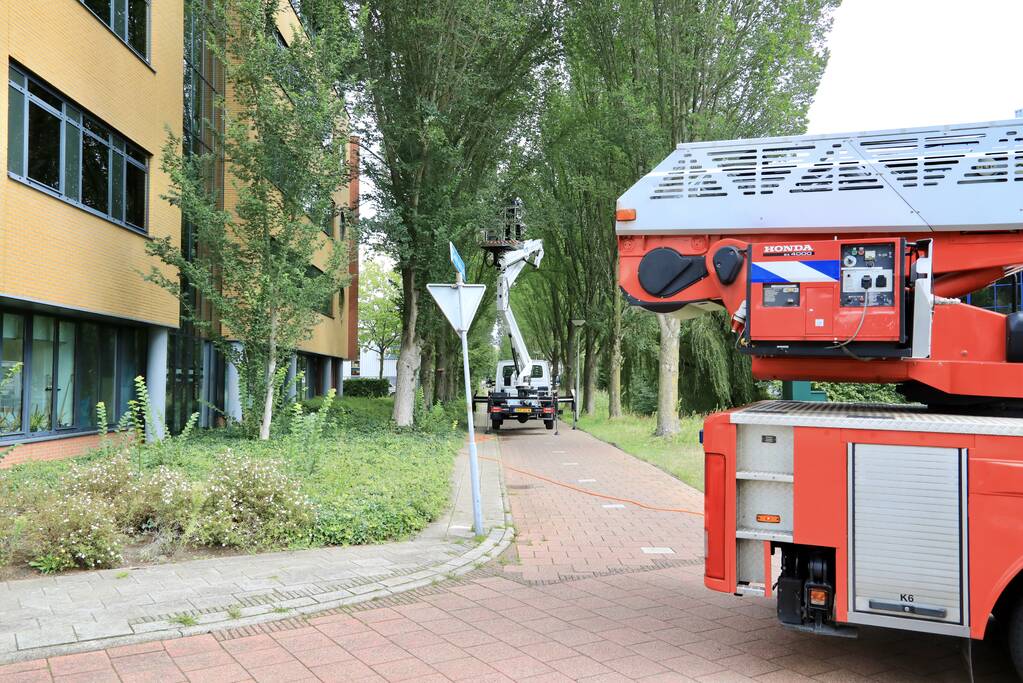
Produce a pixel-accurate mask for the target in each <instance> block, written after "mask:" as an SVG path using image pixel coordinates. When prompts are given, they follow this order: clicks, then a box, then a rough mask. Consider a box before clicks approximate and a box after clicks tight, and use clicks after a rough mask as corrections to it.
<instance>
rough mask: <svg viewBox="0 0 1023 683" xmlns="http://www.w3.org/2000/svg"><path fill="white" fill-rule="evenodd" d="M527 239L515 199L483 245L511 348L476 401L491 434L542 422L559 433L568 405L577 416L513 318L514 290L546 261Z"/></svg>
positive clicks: (570, 399)
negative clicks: (507, 424) (528, 270)
mask: <svg viewBox="0 0 1023 683" xmlns="http://www.w3.org/2000/svg"><path fill="white" fill-rule="evenodd" d="M524 237H525V226H524V225H523V223H522V201H521V200H520V199H515V200H514V201H513V202H512V203H511V204H510V205H509V206H508V207H507V208H506V209H505V211H504V217H503V221H502V222H501V225H500V226H499V227H498V228H497V229H496V230H487V231H484V233H483V239H482V247H483V249H484V250H485V251H486V252H487V257H486V261H487V263H489V264H490V265H493V266H495V267H496V268H497V269H498V275H497V313H498V315H499V316H500V317H501V321H502V322H503V323H504V327H505V330H506V331H507V333H508V338H509V340H510V341H511V348H512V358H511V359H510V360H501V361H498V363H497V372H496V374H495V376H494V378H493V379H492V380H488V382H487V384H488V389H489V391H488V392H487V393H486V394H485V395H482V396H474V397H473V403H474V407H475V406H476V405H478V404H485V405H486V407H487V416H488V417H489V419H490V427H491V429H492V430H498V429H500V428H501V425H502V424H503V423H504V421H505V420H506V419H509V420H518V421H519V422H522V423H525V422H528V421H529V420H543V424H544V427H545V428H546V429H556V428H557V423H558V417H559V416H560V415H561V404H562V403H568V404H570V406H571V408H572V414H573V415H575V394H574V393H571V392H570V393H569V394H568V395H567V396H560V395H559V393H558V386H557V384H558V383H557V381H555V378H553V377H552V376H551V365H550V363H549V362H548V361H546V360H540V359H534V358H533V356H532V355H531V354H530V353H529V348H528V347H527V346H526V340H525V339H523V337H522V331H521V330H519V325H518V323H517V322H516V321H515V313H514V312H512V308H511V300H510V292H511V288H512V285H514V284H515V280H516V279H518V277H519V275H520V274H521V273H522V271H523V269H524V268H525V267H526V265H527V264H528V265H531V266H533V267H534V268H539V267H540V262H541V261H542V260H543V240H538V239H524Z"/></svg>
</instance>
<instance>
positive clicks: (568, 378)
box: [564, 323, 582, 408]
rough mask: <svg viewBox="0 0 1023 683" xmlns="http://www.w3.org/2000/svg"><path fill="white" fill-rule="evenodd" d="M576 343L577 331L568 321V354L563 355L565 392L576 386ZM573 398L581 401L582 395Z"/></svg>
mask: <svg viewBox="0 0 1023 683" xmlns="http://www.w3.org/2000/svg"><path fill="white" fill-rule="evenodd" d="M578 343H579V332H578V330H577V329H576V326H575V325H573V324H572V323H569V324H568V355H567V356H566V357H565V380H564V381H565V384H564V386H565V391H566V392H568V391H575V387H576V382H575V373H577V372H579V369H578V368H577V367H576V365H578V358H579V354H578V347H577V346H576V345H577V344H578ZM575 400H576V401H581V400H582V397H581V396H576V397H575ZM577 405H579V407H580V408H581V407H582V404H581V403H580V404H577Z"/></svg>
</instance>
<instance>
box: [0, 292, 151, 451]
mask: <svg viewBox="0 0 1023 683" xmlns="http://www.w3.org/2000/svg"><path fill="white" fill-rule="evenodd" d="M0 330H2V337H0V372H2V373H3V374H4V375H6V374H7V373H8V372H9V371H10V370H11V369H12V368H14V367H16V366H17V365H18V364H19V363H20V364H21V371H20V372H19V373H18V374H17V375H16V376H15V377H14V378H13V380H12V381H11V382H10V383H8V384H7V386H5V387H4V388H3V390H2V391H0V436H2V439H3V440H4V441H17V440H19V439H25V438H31V437H38V436H47V435H53V434H63V433H76V432H82V431H90V430H93V429H95V428H96V426H97V424H96V404H97V403H100V402H102V403H103V404H104V406H105V407H106V411H107V418H108V420H109V421H110V424H115V423H116V422H117V421H118V420H119V419H120V418H121V416H122V415H124V413H125V412H127V410H128V401H129V400H130V399H131V398H133V397H134V395H135V386H134V379H135V377H137V376H139V375H141V374H142V371H143V365H144V363H145V346H146V343H147V336H146V333H145V330H143V329H140V328H136V327H113V326H110V325H102V324H99V323H94V322H86V321H78V320H70V319H61V318H56V317H54V316H49V315H27V314H22V313H16V312H13V311H11V312H8V311H0Z"/></svg>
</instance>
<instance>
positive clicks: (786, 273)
mask: <svg viewBox="0 0 1023 683" xmlns="http://www.w3.org/2000/svg"><path fill="white" fill-rule="evenodd" d="M752 266H753V267H752V268H751V269H750V281H751V282H755V283H761V284H784V283H789V282H838V279H839V276H840V275H841V262H840V261H838V260H837V259H832V260H817V261H802V260H800V261H795V260H793V261H780V260H779V261H761V262H760V263H753V264H752Z"/></svg>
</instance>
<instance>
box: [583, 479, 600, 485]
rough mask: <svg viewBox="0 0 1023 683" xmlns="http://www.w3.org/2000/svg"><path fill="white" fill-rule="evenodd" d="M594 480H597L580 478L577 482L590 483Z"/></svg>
mask: <svg viewBox="0 0 1023 683" xmlns="http://www.w3.org/2000/svg"><path fill="white" fill-rule="evenodd" d="M595 481H597V480H596V479H580V480H579V483H580V484H592V483H593V482H595Z"/></svg>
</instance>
